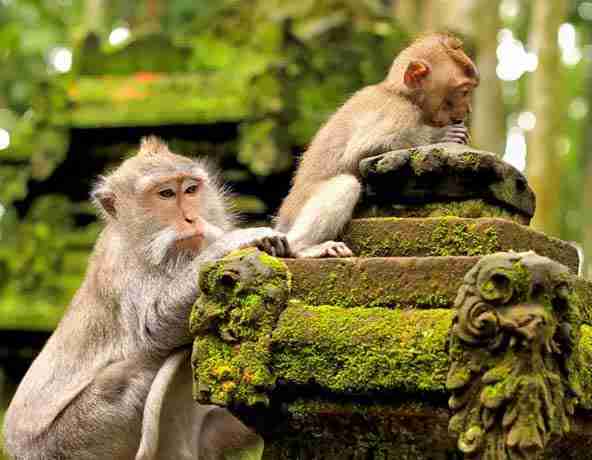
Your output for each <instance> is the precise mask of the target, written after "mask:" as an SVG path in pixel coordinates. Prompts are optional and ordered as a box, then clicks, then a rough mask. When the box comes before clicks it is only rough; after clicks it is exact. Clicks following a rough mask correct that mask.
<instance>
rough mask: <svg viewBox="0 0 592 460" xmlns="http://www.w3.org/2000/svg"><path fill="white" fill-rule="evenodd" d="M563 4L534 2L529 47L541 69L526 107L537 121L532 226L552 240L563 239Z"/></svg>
mask: <svg viewBox="0 0 592 460" xmlns="http://www.w3.org/2000/svg"><path fill="white" fill-rule="evenodd" d="M566 11H567V4H566V1H564V0H556V1H552V2H533V5H532V19H531V21H532V23H531V25H530V34H529V44H530V47H531V49H532V50H533V51H535V52H536V53H537V55H538V67H537V69H536V71H535V72H534V73H533V74H532V76H531V77H530V79H529V82H528V87H527V95H526V99H527V106H528V108H529V110H530V111H531V112H532V113H533V114H534V116H535V117H536V125H535V127H534V128H533V129H532V131H530V133H529V135H528V156H527V174H528V180H529V182H530V185H531V187H532V188H533V190H534V191H535V194H536V196H537V211H536V214H535V217H534V219H533V226H534V227H535V228H537V229H539V230H542V231H544V232H547V233H549V234H551V235H553V236H560V220H559V209H560V201H559V194H558V193H557V191H558V190H559V189H560V180H561V175H560V174H558V172H559V171H560V170H561V161H560V157H559V148H560V146H559V144H558V139H560V138H561V134H562V133H563V132H564V130H563V127H562V118H563V114H562V112H563V111H562V110H561V106H560V105H559V106H558V104H561V102H560V101H561V99H562V98H561V81H562V79H561V77H562V74H563V70H562V68H561V60H560V51H559V44H558V43H557V31H558V30H559V26H560V25H561V24H562V23H564V22H565V18H566Z"/></svg>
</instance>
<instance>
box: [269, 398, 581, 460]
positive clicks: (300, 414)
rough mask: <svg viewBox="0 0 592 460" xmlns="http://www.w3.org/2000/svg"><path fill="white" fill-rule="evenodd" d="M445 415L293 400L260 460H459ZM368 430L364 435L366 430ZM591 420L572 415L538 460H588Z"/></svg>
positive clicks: (385, 405)
mask: <svg viewBox="0 0 592 460" xmlns="http://www.w3.org/2000/svg"><path fill="white" fill-rule="evenodd" d="M448 419H449V412H448V410H446V409H445V408H443V407H441V406H440V405H438V404H436V403H434V402H428V401H426V400H425V399H423V400H422V401H419V400H418V401H414V402H410V401H406V402H405V401H400V400H397V401H388V402H384V401H376V400H372V401H366V402H358V403H341V404H340V403H336V402H335V401H331V400H322V399H321V400H308V401H307V400H297V401H295V402H293V403H289V404H286V406H285V409H284V411H283V412H282V414H281V415H278V417H277V418H276V419H274V420H273V421H274V422H275V423H273V424H271V423H270V424H269V425H268V429H269V431H267V432H265V438H266V443H265V451H264V454H263V458H264V459H265V460H271V459H273V460H276V459H280V460H293V459H325V460H333V459H345V458H347V459H358V458H363V459H366V460H462V458H463V455H462V454H461V453H460V452H459V451H458V450H457V449H456V440H455V438H454V437H453V436H452V435H451V434H450V433H449V432H448V429H447V425H448ZM369 428H370V429H369ZM590 433H592V416H590V414H589V413H584V412H580V413H576V416H575V417H574V423H573V426H572V430H571V432H569V433H568V434H567V435H566V436H565V438H563V439H562V440H561V441H559V442H558V443H556V444H554V445H553V446H550V447H549V448H548V449H547V451H546V452H545V454H544V455H542V456H541V460H591V459H592V436H590Z"/></svg>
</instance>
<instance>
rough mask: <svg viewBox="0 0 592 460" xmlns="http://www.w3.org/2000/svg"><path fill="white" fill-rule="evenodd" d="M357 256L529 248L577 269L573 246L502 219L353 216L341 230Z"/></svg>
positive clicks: (466, 253) (479, 252)
mask: <svg viewBox="0 0 592 460" xmlns="http://www.w3.org/2000/svg"><path fill="white" fill-rule="evenodd" d="M342 239H343V241H344V242H345V243H346V244H347V245H348V246H349V247H350V249H351V250H352V251H353V252H354V254H356V255H357V256H359V257H376V256H378V257H403V256H417V257H419V256H476V255H486V254H492V253H494V252H499V251H509V250H514V251H517V252H520V251H528V250H533V251H535V252H536V253H537V254H540V255H542V256H545V257H549V258H551V259H553V260H555V261H557V262H559V263H561V264H563V265H566V266H567V267H569V268H570V270H571V271H572V272H573V273H577V271H578V262H579V259H578V252H577V250H576V249H575V248H574V247H573V246H572V245H570V244H569V243H566V242H565V241H561V240H559V239H557V238H553V237H550V236H547V235H545V234H544V233H541V232H537V231H536V230H532V229H530V228H528V227H525V226H524V225H520V224H517V223H515V222H511V221H508V220H505V219H493V218H480V219H462V218H456V217H442V218H406V219H399V218H396V217H393V218H368V219H353V220H352V221H351V222H350V224H349V225H348V227H347V228H346V229H345V231H344V233H343V235H342Z"/></svg>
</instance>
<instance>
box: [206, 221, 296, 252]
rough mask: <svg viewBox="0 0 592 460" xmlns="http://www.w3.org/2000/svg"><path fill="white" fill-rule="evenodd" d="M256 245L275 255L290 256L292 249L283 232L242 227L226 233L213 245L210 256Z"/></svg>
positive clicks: (266, 228)
mask: <svg viewBox="0 0 592 460" xmlns="http://www.w3.org/2000/svg"><path fill="white" fill-rule="evenodd" d="M248 247H256V248H257V249H260V250H261V251H264V252H266V253H268V254H270V255H272V256H275V257H291V256H292V251H291V249H290V245H289V244H288V240H287V238H286V235H285V234H284V233H281V232H278V231H276V230H273V229H272V228H270V227H255V228H243V229H238V230H234V231H232V232H230V233H227V234H226V235H225V236H224V237H222V238H221V240H220V241H219V242H216V243H214V245H213V247H212V248H211V249H210V248H208V252H209V253H210V257H213V258H219V257H224V256H225V255H227V254H228V253H229V252H232V251H235V250H237V249H243V248H248Z"/></svg>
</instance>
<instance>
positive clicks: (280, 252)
mask: <svg viewBox="0 0 592 460" xmlns="http://www.w3.org/2000/svg"><path fill="white" fill-rule="evenodd" d="M254 246H256V247H257V248H258V249H260V250H261V251H264V252H266V253H268V254H270V255H272V256H274V257H290V256H291V255H292V251H291V250H290V246H289V245H288V240H287V238H286V236H285V235H283V234H277V235H272V236H266V237H263V238H261V239H259V240H257V241H255V242H254Z"/></svg>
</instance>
